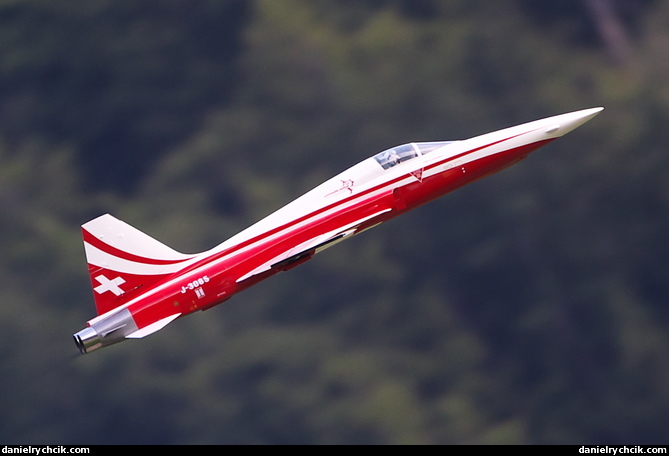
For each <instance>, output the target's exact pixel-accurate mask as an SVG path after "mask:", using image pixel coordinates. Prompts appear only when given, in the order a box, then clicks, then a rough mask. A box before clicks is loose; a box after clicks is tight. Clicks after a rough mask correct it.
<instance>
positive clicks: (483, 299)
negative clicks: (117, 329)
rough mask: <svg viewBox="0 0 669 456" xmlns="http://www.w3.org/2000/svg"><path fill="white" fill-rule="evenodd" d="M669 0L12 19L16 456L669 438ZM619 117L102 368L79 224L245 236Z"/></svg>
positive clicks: (12, 418) (4, 422)
mask: <svg viewBox="0 0 669 456" xmlns="http://www.w3.org/2000/svg"><path fill="white" fill-rule="evenodd" d="M667 55H669V3H668V2H664V1H661V0H582V1H578V0H570V1H567V0H550V1H548V0H546V1H542V2H536V1H532V0H504V1H495V2H491V1H487V0H413V1H408V0H309V1H307V0H282V1H280V2H279V1H272V0H253V1H250V0H249V1H244V0H228V1H213V0H211V1H210V0H190V1H178V0H173V1H166V0H143V1H142V2H119V1H113V0H88V1H86V2H80V1H74V0H59V1H58V2H54V1H52V0H2V1H0V250H1V251H2V255H0V271H1V274H0V303H1V304H0V346H1V347H2V348H1V349H0V385H1V388H0V410H2V413H1V414H0V442H2V443H14V444H53V443H65V444H104V443H119V444H129V443H139V444H174V443H214V444H220V443H225V444H232V443H261V444H262V443H266V444H269V443H273V444H276V443H279V444H280V443H302V444H310V443H313V444H326V443H338V444H343V443H346V444H351V443H372V444H373V443H390V444H396V443H410V444H414V443H418V444H422V443H438V444H445V443H542V444H543V443H580V444H583V443H590V444H597V443H601V444H607V443H608V444H652V443H667V429H669V307H668V298H669V280H667V278H668V277H667V275H668V274H667V273H668V272H669V242H668V241H667V233H668V232H669V213H668V209H669V153H668V151H667V144H669V128H667V126H668V125H669V63H668V62H669V60H667V58H666V56H667ZM592 106H605V107H606V110H605V111H604V112H603V113H602V114H600V115H599V116H598V117H597V118H596V119H595V120H593V121H591V122H590V123H588V124H587V125H586V126H584V127H582V128H581V129H579V130H577V131H575V132H573V133H571V134H569V135H568V136H567V137H565V138H563V139H561V140H560V141H557V142H555V143H552V144H551V145H549V146H547V147H546V148H544V149H542V150H541V151H539V152H537V153H536V154H534V155H533V156H532V157H530V159H528V160H526V161H524V162H523V163H522V164H520V165H519V166H516V167H514V168H510V169H508V170H506V171H505V172H504V173H501V174H497V175H495V176H493V177H491V178H488V179H486V180H483V181H480V182H477V183H475V184H473V185H471V186H468V187H466V188H464V189H462V190H458V191H457V192H455V193H453V194H451V195H448V196H447V197H445V198H442V199H440V200H439V201H436V202H433V203H431V204H430V205H427V206H425V207H422V208H420V209H418V210H416V211H414V212H412V213H411V214H409V215H406V216H404V217H402V218H400V219H396V220H393V221H392V222H389V223H388V224H385V225H383V226H380V227H377V228H375V229H374V230H372V231H370V232H367V233H366V234H364V235H361V236H359V237H357V238H355V239H353V240H350V241H347V242H345V243H342V244H340V245H338V246H337V247H336V248H333V249H331V250H328V251H327V252H325V253H323V254H322V255H319V256H318V257H316V258H315V259H314V260H313V261H311V262H309V263H307V264H306V265H303V266H301V267H300V268H298V269H296V270H293V271H290V272H288V273H285V274H281V275H279V276H276V277H274V278H272V279H269V280H268V281H266V282H264V283H262V284H260V285H258V286H256V287H254V288H252V289H250V290H248V291H246V292H244V293H242V294H240V295H239V296H237V297H235V298H234V299H233V300H231V301H229V302H228V303H226V304H224V305H222V306H219V307H217V308H215V309H213V310H210V311H207V312H206V313H198V314H195V315H192V316H190V317H189V318H187V319H183V320H179V321H178V322H177V323H174V324H172V325H170V326H169V327H168V328H166V329H165V330H163V331H161V332H159V333H157V334H155V335H153V336H151V337H150V338H147V339H145V340H142V341H139V342H136V341H135V342H133V341H128V342H125V343H123V344H120V345H116V346H114V347H110V348H108V349H105V350H103V351H101V352H96V353H93V354H90V355H87V356H79V355H78V354H76V348H75V347H74V344H73V343H72V340H71V334H72V333H74V332H76V331H78V330H80V329H81V328H83V326H84V324H85V321H86V320H88V319H90V318H91V317H92V316H94V307H93V302H92V295H91V291H90V285H89V282H88V278H87V275H86V267H85V260H84V254H83V248H82V245H81V240H80V231H79V226H80V225H81V224H82V223H84V222H86V221H87V220H89V219H91V218H93V217H95V216H97V215H100V214H102V213H105V212H111V213H113V214H114V215H116V216H117V217H119V218H121V219H123V220H125V221H127V222H129V223H131V224H133V225H134V226H137V227H139V228H140V229H142V230H144V231H146V232H147V233H149V234H151V235H153V236H155V237H156V238H158V239H160V240H162V241H163V242H165V243H167V244H169V245H171V246H173V247H175V248H176V249H178V250H182V251H187V252H194V251H199V250H203V249H206V248H209V247H212V246H214V245H216V244H217V243H219V242H222V241H223V240H224V239H226V238H227V237H229V236H231V235H233V234H235V233H236V232H238V231H239V230H241V229H243V228H245V227H246V226H248V225H250V224H251V223H253V222H255V221H256V220H258V219H259V218H261V217H263V216H264V215H267V214H268V213H270V212H271V211H273V210H275V209H277V208H278V207H280V206H282V205H283V204H285V203H287V202H288V201H290V200H291V199H293V198H295V197H297V196H299V195H300V194H301V193H303V192H304V191H307V190H308V189H310V188H311V187H312V186H314V185H316V184H317V183H319V182H321V181H322V180H324V179H326V178H328V177H330V176H332V175H334V174H336V173H337V172H339V171H341V170H342V169H344V168H346V167H348V166H350V165H352V164H354V163H356V162H358V161H360V160H362V159H364V158H366V157H368V156H370V155H372V154H374V153H376V152H378V151H380V150H383V149H385V148H387V147H390V146H393V145H396V144H400V143H405V142H408V141H413V140H446V139H460V138H466V137H469V136H473V135H476V134H481V133H485V132H488V131H492V130H496V129H499V128H503V127H507V126H511V125H514V124H517V123H521V122H525V121H530V120H534V119H537V118H541V117H545V116H549V115H553V114H559V113H562V112H567V111H572V110H576V109H582V108H587V107H592Z"/></svg>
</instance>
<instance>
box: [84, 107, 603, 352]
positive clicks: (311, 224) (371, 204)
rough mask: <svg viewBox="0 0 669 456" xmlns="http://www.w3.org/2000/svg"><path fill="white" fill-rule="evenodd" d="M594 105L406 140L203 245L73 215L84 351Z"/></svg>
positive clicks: (496, 162)
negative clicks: (197, 248)
mask: <svg viewBox="0 0 669 456" xmlns="http://www.w3.org/2000/svg"><path fill="white" fill-rule="evenodd" d="M602 109H603V108H591V109H585V110H581V111H575V112H570V113H567V114H562V115H558V116H553V117H549V118H546V119H542V120H537V121H534V122H530V123H526V124H522V125H518V126H515V127H510V128H506V129H503V130H498V131H495V132H492V133H488V134H484V135H481V136H475V137H473V138H470V139H466V140H459V141H430V142H412V143H408V144H403V145H400V146H396V147H393V148H390V149H388V150H385V151H383V152H380V153H378V154H376V155H374V156H372V157H370V158H367V159H366V160H363V161H362V162H360V163H358V164H356V165H354V166H352V167H351V168H348V169H347V170H345V171H343V172H342V173H340V174H338V175H337V176H335V177H333V178H332V179H330V180H327V181H326V182H324V183H322V184H321V185H319V186H317V187H316V188H314V189H313V190H311V191H309V192H307V193H305V194H304V195H302V196H301V197H299V198H297V199H296V200H294V201H293V202H291V203H289V204H288V205H286V206H284V207H282V208H281V209H279V210H277V211H276V212H274V213H272V214H270V215H269V216H267V217H265V218H264V219H262V220H260V221H259V222H257V223H256V224H254V225H252V226H250V227H249V228H247V229H245V230H244V231H242V232H240V233H238V234H237V235H235V236H233V237H231V238H230V239H228V240H227V241H225V242H223V243H222V244H220V245H218V246H216V247H214V248H212V249H211V250H208V251H205V252H202V253H197V254H183V253H179V252H177V251H175V250H174V249H172V248H170V247H168V246H166V245H165V244H163V243H161V242H159V241H157V240H156V239H154V238H152V237H151V236H149V235H147V234H145V233H143V232H141V231H139V230H138V229H136V228H134V227H132V226H130V225H128V224H127V223H125V222H122V221H121V220H118V219H116V218H114V217H113V216H111V215H109V214H105V215H102V216H100V217H97V218H95V219H93V220H91V221H89V222H87V223H85V224H84V225H82V232H83V240H84V248H85V253H86V259H87V262H88V271H89V274H90V279H91V283H92V286H93V295H94V299H95V306H96V309H97V316H96V317H95V318H93V319H91V320H90V321H88V323H87V326H86V327H85V328H84V329H83V330H81V331H79V332H77V333H76V334H74V341H75V344H76V346H77V347H78V348H79V351H80V352H81V353H82V354H84V353H89V352H92V351H94V350H97V349H99V348H102V347H106V346H109V345H112V344H115V343H118V342H121V341H123V340H126V339H138V338H143V337H145V336H148V335H149V334H152V333H154V332H156V331H158V330H160V329H162V328H164V327H165V326H166V325H168V324H169V323H171V322H172V321H174V320H176V319H178V318H181V317H183V316H185V315H188V314H190V313H193V312H195V311H199V310H206V309H209V308H211V307H213V306H216V305H218V304H220V303H222V302H224V301H226V300H228V299H230V298H231V297H232V296H234V295H235V294H236V293H238V292H240V291H242V290H244V289H246V288H248V287H250V286H252V285H254V284H256V283H258V282H260V281H261V280H263V279H266V278H268V277H270V276H272V275H274V274H276V273H278V272H280V271H286V270H288V269H291V268H294V267H295V266H298V265H300V264H302V263H304V262H305V261H307V260H309V259H310V258H311V257H313V256H314V255H315V254H316V253H318V252H320V251H322V250H325V249H326V248H328V247H332V246H333V245H335V244H337V243H338V242H341V241H343V240H345V239H348V238H350V237H351V236H354V235H356V234H358V233H361V232H363V231H365V230H367V229H369V228H372V227H373V226H376V225H378V224H380V223H383V222H385V221H387V220H389V219H391V218H393V217H396V216H398V215H400V214H403V213H405V212H407V211H410V210H412V209H414V208H416V207H418V206H420V205H422V204H424V203H426V202H428V201H430V200H433V199H435V198H438V197H440V196H442V195H444V194H446V193H448V192H451V191H453V190H455V189H457V188H459V187H462V186H463V185H465V184H468V183H470V182H472V181H475V180H477V179H480V178H483V177H486V176H488V175H491V174H493V173H496V172H498V171H501V170H502V169H504V168H507V167H509V166H511V165H513V164H515V163H517V162H519V161H520V160H522V159H524V158H525V157H527V155H528V154H529V153H531V152H533V151H534V150H536V149H538V148H539V147H541V146H543V145H545V144H547V143H549V142H551V141H553V140H554V139H556V138H559V137H561V136H563V135H564V134H566V133H568V132H570V131H571V130H573V129H575V128H576V127H578V126H580V125H582V124H583V123H585V122H587V121H588V120H590V119H592V118H593V117H594V116H595V115H597V114H598V113H599V112H600V111H601V110H602Z"/></svg>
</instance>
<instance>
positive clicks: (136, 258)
mask: <svg viewBox="0 0 669 456" xmlns="http://www.w3.org/2000/svg"><path fill="white" fill-rule="evenodd" d="M81 229H82V232H83V237H84V248H85V250H86V260H87V261H88V273H89V274H90V277H91V284H92V285H93V296H94V297H95V307H96V308H97V312H98V315H101V314H103V313H106V312H108V311H110V310H112V309H115V308H116V307H118V306H120V305H123V304H125V303H126V302H127V301H128V300H130V299H132V298H133V297H134V296H136V295H137V294H138V293H139V292H142V291H145V290H147V289H148V288H149V287H150V286H151V285H153V284H155V283H156V282H158V281H160V280H162V279H164V278H165V277H167V276H169V275H171V274H173V273H175V272H177V271H179V270H181V269H183V268H184V267H186V266H187V265H188V264H189V262H190V260H191V259H192V258H194V257H196V256H197V255H186V254H183V253H179V252H177V251H176V250H173V249H172V248H170V247H168V246H166V245H165V244H163V243H161V242H159V241H157V240H155V239H154V238H152V237H151V236H149V235H147V234H145V233H142V232H141V231H139V230H138V229H136V228H134V227H132V226H130V225H128V224H127V223H125V222H122V221H120V220H118V219H117V218H114V217H112V216H111V215H109V214H105V215H101V216H100V217H98V218H96V219H93V220H91V221H90V222H87V223H85V224H84V225H82V227H81Z"/></svg>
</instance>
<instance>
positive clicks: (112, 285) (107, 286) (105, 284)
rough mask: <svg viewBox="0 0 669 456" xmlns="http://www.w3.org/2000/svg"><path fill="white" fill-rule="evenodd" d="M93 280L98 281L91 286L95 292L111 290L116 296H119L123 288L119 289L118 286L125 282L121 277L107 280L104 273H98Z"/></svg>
mask: <svg viewBox="0 0 669 456" xmlns="http://www.w3.org/2000/svg"><path fill="white" fill-rule="evenodd" d="M95 280H97V281H98V282H100V285H98V286H97V287H95V288H93V289H94V290H95V292H96V293H99V294H102V293H106V292H108V291H111V292H112V293H114V294H115V295H116V296H121V295H122V294H123V290H121V287H120V286H119V285H121V284H124V283H125V280H123V277H116V278H115V279H111V280H109V279H108V278H107V277H105V276H104V275H99V276H97V277H96V278H95Z"/></svg>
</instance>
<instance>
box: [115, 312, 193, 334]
mask: <svg viewBox="0 0 669 456" xmlns="http://www.w3.org/2000/svg"><path fill="white" fill-rule="evenodd" d="M180 316H181V313H177V314H174V315H170V316H169V317H165V318H163V319H161V320H158V321H157V322H155V323H151V324H150V325H148V326H145V327H143V328H142V329H140V330H137V331H135V332H134V333H131V334H128V335H127V336H125V338H126V339H141V338H143V337H146V336H148V335H149V334H153V333H154V332H156V331H160V330H161V329H163V328H164V327H165V326H167V325H169V324H170V323H172V322H173V321H174V320H176V319H177V318H179V317H180Z"/></svg>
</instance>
